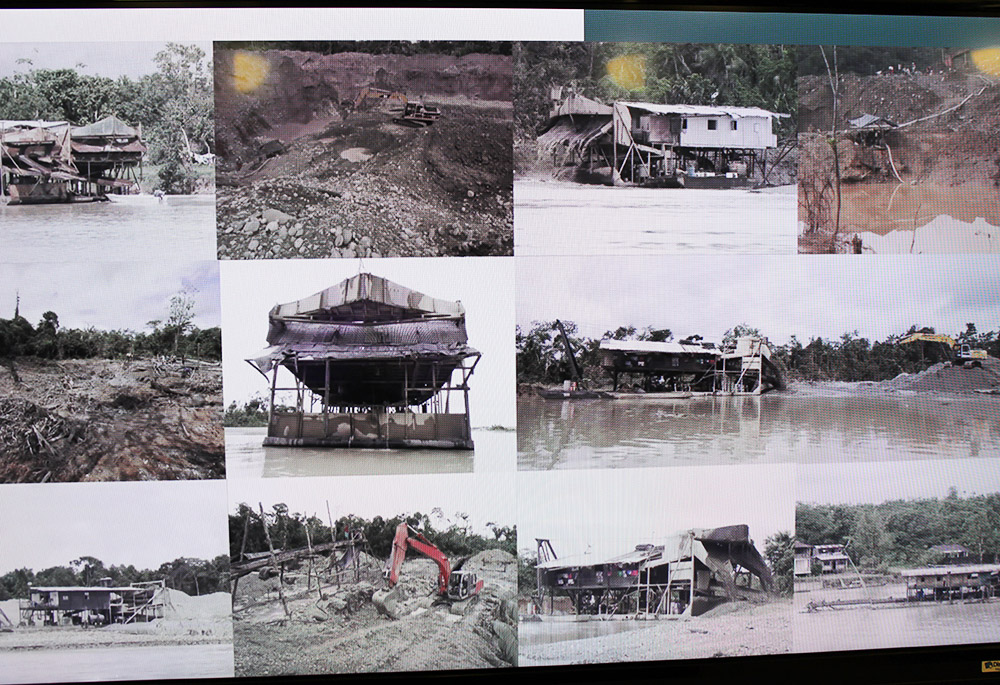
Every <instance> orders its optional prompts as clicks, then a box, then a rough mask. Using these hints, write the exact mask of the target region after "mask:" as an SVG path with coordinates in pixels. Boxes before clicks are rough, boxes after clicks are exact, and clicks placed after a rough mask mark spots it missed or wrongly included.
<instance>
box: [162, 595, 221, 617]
mask: <svg viewBox="0 0 1000 685" xmlns="http://www.w3.org/2000/svg"><path fill="white" fill-rule="evenodd" d="M230 606H231V599H230V596H229V593H228V592H213V593H212V594H208V595H201V596H200V597H192V596H191V595H188V594H185V593H184V592H181V591H180V590H167V606H166V616H165V618H167V619H178V620H189V619H190V620H201V619H206V620H213V619H228V618H229V616H230Z"/></svg>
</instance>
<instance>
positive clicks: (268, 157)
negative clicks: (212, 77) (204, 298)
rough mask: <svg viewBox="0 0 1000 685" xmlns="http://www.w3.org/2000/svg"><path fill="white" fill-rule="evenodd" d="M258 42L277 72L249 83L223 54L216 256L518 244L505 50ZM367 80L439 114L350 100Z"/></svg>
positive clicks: (435, 251)
mask: <svg viewBox="0 0 1000 685" xmlns="http://www.w3.org/2000/svg"><path fill="white" fill-rule="evenodd" d="M256 54H257V55H258V56H260V57H262V58H263V59H265V60H266V61H267V63H268V65H269V67H268V68H269V76H268V78H267V79H266V80H265V82H264V84H263V85H262V86H261V87H260V88H259V89H258V90H257V91H255V92H253V93H250V94H244V93H240V92H238V91H237V90H236V89H235V88H234V87H233V86H232V75H231V73H230V71H231V69H232V55H233V53H232V51H228V50H220V51H217V53H216V61H215V63H216V138H217V141H218V150H219V166H218V171H219V173H218V191H217V216H218V245H219V257H220V258H224V259H248V258H268V257H348V258H350V257H366V256H437V255H510V254H513V172H512V169H513V160H512V151H511V146H512V142H511V141H512V131H513V106H512V103H511V99H510V97H511V96H510V81H511V74H512V72H511V63H510V58H509V57H506V56H497V55H467V56H465V57H461V58H455V57H448V56H444V55H417V56H412V57H406V56H402V55H368V54H359V53H341V54H337V55H319V54H313V53H306V52H297V51H263V52H259V53H256ZM366 86H376V87H379V88H385V89H388V90H393V91H397V92H401V93H405V95H406V97H407V98H408V99H410V100H421V101H422V102H423V103H424V104H426V105H435V106H438V107H440V109H441V111H442V117H441V118H440V119H439V120H437V121H436V122H435V123H433V124H432V125H430V126H428V127H424V128H411V127H409V126H405V125H401V124H399V123H397V122H395V121H394V119H395V118H397V117H398V112H394V111H393V110H392V108H393V107H394V106H398V105H400V102H398V101H396V100H391V101H385V102H376V103H374V104H370V105H369V106H365V107H362V108H359V109H358V110H356V111H352V109H351V108H349V107H346V106H345V105H344V103H345V102H350V101H352V100H353V99H354V98H355V97H356V96H357V95H358V93H359V92H360V91H361V90H362V89H363V88H364V87H366ZM267 210H271V211H270V213H268V212H267ZM275 211H277V213H275Z"/></svg>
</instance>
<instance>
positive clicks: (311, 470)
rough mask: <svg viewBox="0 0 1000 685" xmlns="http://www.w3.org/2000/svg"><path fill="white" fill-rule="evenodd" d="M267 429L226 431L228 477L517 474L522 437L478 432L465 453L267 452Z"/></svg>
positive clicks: (506, 432)
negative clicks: (265, 445)
mask: <svg viewBox="0 0 1000 685" xmlns="http://www.w3.org/2000/svg"><path fill="white" fill-rule="evenodd" d="M265 435H267V429H266V428H227V429H226V477H227V478H231V479H238V478H244V479H248V478H281V477H284V476H347V475H389V474H405V473H472V472H474V471H475V472H505V473H510V472H511V471H513V470H514V468H515V467H514V463H515V454H516V449H517V438H516V437H515V433H514V431H512V430H492V429H486V428H473V429H472V440H473V442H474V443H475V445H476V449H475V451H473V452H470V451H466V450H431V449H424V450H398V449H390V450H386V449H345V448H340V447H331V448H320V447H264V445H263V442H264V436H265Z"/></svg>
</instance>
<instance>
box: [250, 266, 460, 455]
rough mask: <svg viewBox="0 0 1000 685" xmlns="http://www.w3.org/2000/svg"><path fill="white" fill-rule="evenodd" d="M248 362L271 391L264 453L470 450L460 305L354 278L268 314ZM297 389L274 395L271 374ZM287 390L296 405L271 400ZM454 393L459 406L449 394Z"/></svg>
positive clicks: (367, 277)
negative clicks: (288, 378)
mask: <svg viewBox="0 0 1000 685" xmlns="http://www.w3.org/2000/svg"><path fill="white" fill-rule="evenodd" d="M269 323H270V327H269V330H268V335H267V342H268V343H269V345H270V346H269V347H268V348H266V349H265V350H263V351H262V352H261V353H260V354H259V355H258V356H256V357H255V358H253V359H248V360H247V361H248V362H249V363H250V364H251V365H253V366H254V367H255V368H256V369H257V370H258V371H260V372H261V373H262V374H264V376H265V377H267V378H268V379H269V381H270V384H271V403H270V411H269V416H268V428H267V437H266V438H265V440H264V444H265V445H270V446H313V447H383V448H444V449H466V450H470V449H472V448H473V442H472V429H471V424H470V420H469V384H468V383H469V378H470V377H471V376H472V373H473V371H474V370H475V367H476V364H477V363H478V362H479V358H480V353H479V352H478V351H476V350H475V349H473V348H472V347H470V346H469V344H468V335H467V333H466V330H465V309H464V307H463V306H462V303H461V302H451V301H447V300H439V299H435V298H433V297H430V296H428V295H424V294H422V293H419V292H416V291H414V290H410V289H409V288H406V287H405V286H402V285H399V284H397V283H393V282H392V281H389V280H387V279H384V278H380V277H378V276H374V275H372V274H369V273H362V274H359V275H357V276H354V277H353V278H348V279H346V280H344V281H341V282H340V283H338V284H337V285H334V286H331V287H329V288H327V289H326V290H323V291H321V292H318V293H316V294H314V295H311V296H310V297H306V298H304V299H302V300H298V301H296V302H290V303H287V304H280V305H276V306H275V307H274V308H273V309H271V311H270V314H269ZM281 367H283V368H285V369H287V370H288V371H289V372H290V373H291V375H292V376H293V378H294V380H295V382H294V385H293V386H290V387H279V377H278V369H279V368H281ZM283 391H284V392H287V391H294V393H295V395H294V396H295V404H294V406H283V405H281V404H280V403H277V402H276V396H277V394H278V393H279V392H283ZM456 393H458V398H457V399H455V400H453V398H452V396H453V395H455V394H456Z"/></svg>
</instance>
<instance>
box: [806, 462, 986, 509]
mask: <svg viewBox="0 0 1000 685" xmlns="http://www.w3.org/2000/svg"><path fill="white" fill-rule="evenodd" d="M796 479H797V483H796V486H797V490H798V495H797V499H798V501H800V502H804V503H807V504H881V503H882V502H888V501H890V500H899V499H903V500H909V499H923V498H931V497H936V498H942V497H946V496H947V495H948V491H949V490H950V489H951V488H952V487H954V488H955V489H956V490H957V491H958V494H959V496H961V497H971V496H973V495H987V494H991V493H995V492H1000V468H998V467H997V463H996V460H994V459H948V460H934V461H925V460H921V461H893V462H862V463H848V464H810V465H800V466H799V467H798V473H797V475H796Z"/></svg>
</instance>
